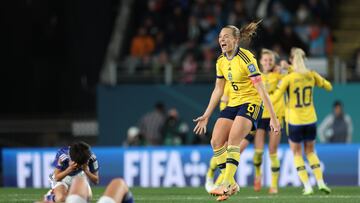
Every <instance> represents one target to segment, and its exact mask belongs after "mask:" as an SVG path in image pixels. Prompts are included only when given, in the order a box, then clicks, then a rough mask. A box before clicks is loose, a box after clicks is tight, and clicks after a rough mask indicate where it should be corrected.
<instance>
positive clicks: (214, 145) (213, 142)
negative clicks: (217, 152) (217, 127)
mask: <svg viewBox="0 0 360 203" xmlns="http://www.w3.org/2000/svg"><path fill="white" fill-rule="evenodd" d="M210 143H211V146H212V148H213V149H217V148H220V147H221V146H220V144H219V140H217V139H214V137H212V138H211V140H210Z"/></svg>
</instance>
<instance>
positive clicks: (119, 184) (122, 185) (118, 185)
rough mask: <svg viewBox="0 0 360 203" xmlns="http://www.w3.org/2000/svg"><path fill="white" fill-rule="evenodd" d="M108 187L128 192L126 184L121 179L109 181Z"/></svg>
mask: <svg viewBox="0 0 360 203" xmlns="http://www.w3.org/2000/svg"><path fill="white" fill-rule="evenodd" d="M110 185H113V186H114V187H116V188H122V189H124V190H125V191H126V192H127V191H128V190H129V188H128V186H127V184H126V183H125V181H124V180H123V179H122V178H115V179H113V180H112V181H111V183H110Z"/></svg>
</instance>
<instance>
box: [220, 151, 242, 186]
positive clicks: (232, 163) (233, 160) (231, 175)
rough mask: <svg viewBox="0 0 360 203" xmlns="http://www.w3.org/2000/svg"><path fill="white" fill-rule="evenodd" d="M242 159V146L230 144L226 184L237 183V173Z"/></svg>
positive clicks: (225, 177)
mask: <svg viewBox="0 0 360 203" xmlns="http://www.w3.org/2000/svg"><path fill="white" fill-rule="evenodd" d="M239 161H240V147H239V146H234V145H230V146H228V148H227V158H226V170H225V176H224V181H223V183H224V184H234V183H235V173H236V170H237V167H238V165H239Z"/></svg>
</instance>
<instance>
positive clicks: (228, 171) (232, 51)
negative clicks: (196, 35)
mask: <svg viewBox="0 0 360 203" xmlns="http://www.w3.org/2000/svg"><path fill="white" fill-rule="evenodd" d="M257 25H258V23H250V24H249V25H247V26H245V27H244V28H242V29H241V30H239V29H238V28H237V27H235V26H226V27H224V28H223V29H222V30H221V32H220V34H219V44H220V47H221V49H222V52H223V54H221V55H220V56H219V58H218V59H217V62H216V72H217V73H216V74H217V79H216V83H215V88H214V90H213V92H212V95H211V98H210V102H209V104H208V107H207V109H206V111H205V112H204V114H203V115H202V116H200V117H198V118H196V119H195V120H194V121H195V122H197V124H196V126H195V128H194V132H195V133H196V134H203V133H205V132H206V125H207V123H208V120H209V118H210V116H211V114H212V112H213V110H214V109H215V108H216V106H217V104H218V103H219V100H220V98H221V96H222V95H223V91H224V85H225V82H226V81H228V82H230V84H231V88H230V89H231V91H230V95H231V96H230V97H231V100H230V103H228V106H227V107H226V108H225V109H224V110H223V111H222V112H221V113H220V117H219V118H218V120H217V121H216V123H215V126H214V130H213V134H212V138H211V145H212V148H213V150H214V156H215V158H216V162H217V163H218V166H219V168H220V169H221V170H222V173H224V180H223V182H222V184H221V185H220V186H219V187H218V188H216V189H214V190H213V191H211V194H213V195H218V196H220V197H218V199H217V200H219V201H222V200H226V199H228V197H229V196H230V195H232V194H234V193H235V192H237V191H238V190H239V186H238V185H237V183H236V181H235V178H234V176H235V173H236V170H237V167H238V164H239V160H240V143H241V141H242V140H243V138H244V137H245V136H246V135H248V134H249V132H250V131H251V130H252V129H255V128H256V126H257V121H258V119H259V117H261V113H262V101H263V102H264V104H265V107H266V108H267V109H268V110H269V112H270V117H271V119H270V126H271V128H272V129H274V131H275V132H277V133H278V132H279V128H280V127H279V126H280V124H279V121H278V120H277V118H276V114H275V112H274V109H273V106H272V104H271V102H270V99H269V96H268V94H267V92H266V90H265V88H264V85H263V83H262V81H261V75H260V71H259V69H258V67H257V61H256V59H255V57H254V55H253V54H252V53H251V52H250V51H248V50H246V49H243V48H239V47H238V44H239V40H241V41H243V40H244V41H246V40H249V39H250V38H251V36H252V35H253V34H254V33H255V30H256V28H257ZM226 142H227V145H226Z"/></svg>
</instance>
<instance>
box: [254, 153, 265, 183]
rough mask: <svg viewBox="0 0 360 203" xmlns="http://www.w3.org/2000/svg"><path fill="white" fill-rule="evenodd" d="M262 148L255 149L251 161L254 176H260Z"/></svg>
mask: <svg viewBox="0 0 360 203" xmlns="http://www.w3.org/2000/svg"><path fill="white" fill-rule="evenodd" d="M263 153H264V150H263V149H255V153H254V157H253V163H254V167H255V177H261V163H262V157H263Z"/></svg>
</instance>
